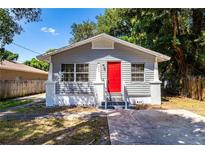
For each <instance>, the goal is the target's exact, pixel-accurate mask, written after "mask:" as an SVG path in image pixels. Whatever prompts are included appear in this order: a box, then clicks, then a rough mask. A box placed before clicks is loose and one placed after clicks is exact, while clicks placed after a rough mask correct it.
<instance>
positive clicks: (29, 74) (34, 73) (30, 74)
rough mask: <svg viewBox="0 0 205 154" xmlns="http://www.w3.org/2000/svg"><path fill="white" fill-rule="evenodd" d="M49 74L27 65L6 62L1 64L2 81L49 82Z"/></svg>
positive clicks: (0, 77) (0, 76) (0, 78)
mask: <svg viewBox="0 0 205 154" xmlns="http://www.w3.org/2000/svg"><path fill="white" fill-rule="evenodd" d="M47 79H48V72H45V71H42V70H39V69H36V68H33V67H30V66H27V65H25V64H21V63H17V62H10V61H7V60H4V61H2V62H0V80H47Z"/></svg>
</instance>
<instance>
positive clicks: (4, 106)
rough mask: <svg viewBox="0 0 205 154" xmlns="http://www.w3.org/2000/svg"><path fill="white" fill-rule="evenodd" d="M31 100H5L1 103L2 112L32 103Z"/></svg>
mask: <svg viewBox="0 0 205 154" xmlns="http://www.w3.org/2000/svg"><path fill="white" fill-rule="evenodd" d="M31 102H32V100H31V99H29V100H28V99H27V100H5V101H0V110H6V109H8V108H10V107H14V106H18V105H23V104H28V103H31Z"/></svg>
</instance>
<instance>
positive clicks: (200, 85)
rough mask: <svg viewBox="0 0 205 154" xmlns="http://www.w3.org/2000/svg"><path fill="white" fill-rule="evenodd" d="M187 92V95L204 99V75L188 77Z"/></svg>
mask: <svg viewBox="0 0 205 154" xmlns="http://www.w3.org/2000/svg"><path fill="white" fill-rule="evenodd" d="M188 92H189V94H188V96H189V97H191V98H193V99H197V100H200V101H205V77H201V76H199V77H189V78H188Z"/></svg>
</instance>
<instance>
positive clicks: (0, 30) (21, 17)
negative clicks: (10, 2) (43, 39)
mask: <svg viewBox="0 0 205 154" xmlns="http://www.w3.org/2000/svg"><path fill="white" fill-rule="evenodd" d="M40 15H41V9H34V8H29V9H25V8H13V9H11V8H10V9H7V8H6V9H3V8H0V47H1V48H2V47H4V46H5V45H6V44H10V43H12V41H13V37H14V36H15V35H16V34H20V33H21V31H22V30H23V28H22V27H21V25H20V21H23V22H24V23H30V22H37V21H39V20H40Z"/></svg>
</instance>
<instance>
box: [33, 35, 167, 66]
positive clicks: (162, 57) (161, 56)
mask: <svg viewBox="0 0 205 154" xmlns="http://www.w3.org/2000/svg"><path fill="white" fill-rule="evenodd" d="M101 36H104V37H107V38H108V39H111V40H113V41H115V42H116V43H120V44H123V45H126V46H128V47H131V48H134V49H137V50H139V51H142V52H144V53H147V54H150V55H153V56H156V57H157V58H158V60H159V62H163V61H168V60H170V57H169V56H166V55H164V54H161V53H158V52H155V51H152V50H150V49H146V48H144V47H141V46H138V45H135V44H132V43H130V42H127V41H124V40H121V39H118V38H115V37H113V36H110V35H108V34H105V33H102V34H99V35H97V36H94V37H91V38H88V39H86V40H83V41H80V42H76V43H74V44H71V45H69V46H65V47H62V48H59V49H57V50H56V51H55V52H51V53H47V54H42V55H39V56H37V57H36V58H37V59H39V60H43V61H47V62H48V61H49V57H50V56H52V55H55V54H58V53H61V52H63V51H66V50H69V49H72V48H75V47H78V46H81V45H84V44H86V43H89V42H92V41H93V40H94V39H97V38H99V37H101Z"/></svg>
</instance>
